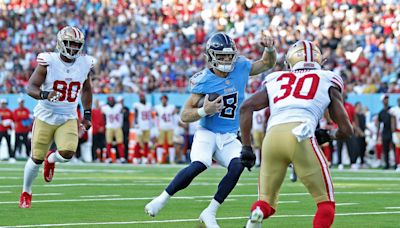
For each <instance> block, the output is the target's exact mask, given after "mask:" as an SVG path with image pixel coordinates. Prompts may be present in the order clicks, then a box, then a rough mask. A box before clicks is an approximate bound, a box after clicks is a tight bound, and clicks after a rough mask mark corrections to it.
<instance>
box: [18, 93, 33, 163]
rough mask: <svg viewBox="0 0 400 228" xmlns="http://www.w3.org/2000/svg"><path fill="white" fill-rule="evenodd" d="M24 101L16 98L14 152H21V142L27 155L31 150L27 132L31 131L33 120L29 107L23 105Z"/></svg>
mask: <svg viewBox="0 0 400 228" xmlns="http://www.w3.org/2000/svg"><path fill="white" fill-rule="evenodd" d="M24 103H25V101H24V100H23V99H22V98H18V105H19V106H18V108H16V109H15V110H14V121H15V145H14V153H16V152H17V151H18V152H19V153H21V149H22V144H23V145H25V151H26V156H27V157H29V155H30V152H31V143H30V140H29V139H28V134H29V132H30V131H31V128H32V123H33V120H32V118H31V115H30V111H29V109H27V108H25V106H24Z"/></svg>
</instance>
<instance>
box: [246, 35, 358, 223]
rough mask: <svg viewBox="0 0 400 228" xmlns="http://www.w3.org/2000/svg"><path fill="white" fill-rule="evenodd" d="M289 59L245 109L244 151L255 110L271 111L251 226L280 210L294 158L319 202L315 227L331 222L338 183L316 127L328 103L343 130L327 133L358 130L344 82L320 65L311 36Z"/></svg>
mask: <svg viewBox="0 0 400 228" xmlns="http://www.w3.org/2000/svg"><path fill="white" fill-rule="evenodd" d="M286 62H287V64H288V66H289V68H290V70H289V71H280V72H274V73H271V74H269V75H268V76H267V77H266V79H265V81H264V84H263V85H264V89H263V90H261V91H259V92H257V93H256V94H254V95H253V96H252V97H251V98H249V99H248V100H246V101H245V102H244V104H243V105H242V107H241V109H240V114H241V119H240V129H241V132H242V142H243V147H242V151H250V152H251V151H252V148H251V146H250V145H251V144H250V143H251V141H250V130H251V125H252V123H251V122H252V115H253V111H256V110H259V109H263V108H265V107H270V110H271V116H270V118H269V121H268V127H267V133H266V135H265V138H264V142H263V147H262V157H263V160H262V161H261V168H260V178H259V200H258V201H257V202H255V203H254V204H253V205H252V207H251V216H250V219H249V220H248V222H247V224H246V227H261V223H262V221H263V219H267V218H268V217H270V216H271V215H273V214H274V213H275V210H276V207H277V198H278V192H279V189H280V187H281V184H282V182H283V179H284V177H285V174H286V170H287V166H288V165H289V163H293V165H294V166H295V167H296V172H297V175H298V177H299V178H300V180H301V181H302V182H303V184H304V185H305V186H306V188H307V189H308V191H309V192H310V193H311V195H312V196H313V198H314V201H315V202H316V203H317V206H318V209H317V212H316V215H315V217H314V222H313V225H314V227H330V226H331V224H332V223H333V219H334V216H335V201H334V197H333V185H332V180H331V176H330V173H329V167H328V163H327V161H326V159H325V157H324V155H323V153H322V151H321V149H320V148H319V146H318V144H317V141H316V139H315V137H314V131H315V129H316V126H317V125H318V121H319V120H320V119H321V117H322V115H323V114H324V110H325V109H326V108H328V109H329V112H330V116H331V118H332V120H333V121H335V122H336V123H337V124H338V129H337V131H334V132H330V133H329V134H328V133H327V132H325V135H324V136H325V138H328V139H338V138H348V137H350V136H351V135H352V134H353V128H352V125H351V123H350V121H349V118H348V116H347V114H346V110H345V109H344V106H343V97H342V91H343V81H342V79H341V77H340V76H338V75H336V74H334V73H333V72H331V71H325V70H321V52H320V50H319V48H318V47H317V46H315V45H314V44H313V43H311V42H309V41H298V42H296V43H295V44H294V45H293V46H292V47H290V48H289V50H288V52H287V55H286ZM320 141H321V142H322V140H320ZM241 159H244V160H246V158H241Z"/></svg>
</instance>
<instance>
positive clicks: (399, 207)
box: [385, 207, 400, 209]
mask: <svg viewBox="0 0 400 228" xmlns="http://www.w3.org/2000/svg"><path fill="white" fill-rule="evenodd" d="M385 209H400V207H385Z"/></svg>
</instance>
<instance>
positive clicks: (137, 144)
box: [133, 143, 141, 158]
mask: <svg viewBox="0 0 400 228" xmlns="http://www.w3.org/2000/svg"><path fill="white" fill-rule="evenodd" d="M134 151H135V152H134V154H133V157H134V158H140V157H141V156H140V145H139V143H136V145H135V149H134Z"/></svg>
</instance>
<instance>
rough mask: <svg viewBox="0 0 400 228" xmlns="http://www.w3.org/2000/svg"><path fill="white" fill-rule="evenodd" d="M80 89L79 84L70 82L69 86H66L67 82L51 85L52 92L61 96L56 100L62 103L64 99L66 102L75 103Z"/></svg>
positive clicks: (57, 82)
mask: <svg viewBox="0 0 400 228" xmlns="http://www.w3.org/2000/svg"><path fill="white" fill-rule="evenodd" d="M80 89H81V83H80V82H70V83H69V84H67V82H65V81H59V80H57V81H55V82H54V84H53V90H54V91H57V92H60V93H61V94H62V95H61V97H60V98H59V99H58V100H59V101H64V100H65V99H67V101H68V102H75V100H76V98H77V97H78V93H79V90H80Z"/></svg>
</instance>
